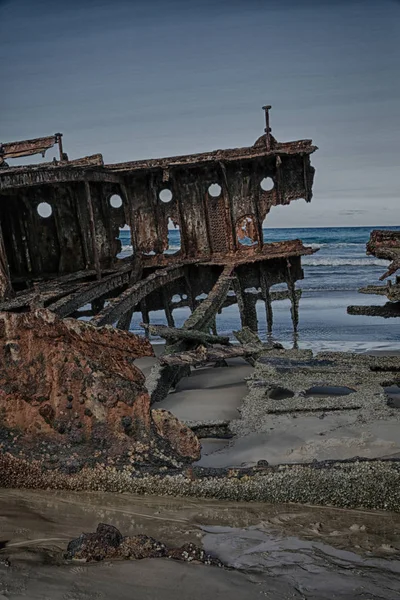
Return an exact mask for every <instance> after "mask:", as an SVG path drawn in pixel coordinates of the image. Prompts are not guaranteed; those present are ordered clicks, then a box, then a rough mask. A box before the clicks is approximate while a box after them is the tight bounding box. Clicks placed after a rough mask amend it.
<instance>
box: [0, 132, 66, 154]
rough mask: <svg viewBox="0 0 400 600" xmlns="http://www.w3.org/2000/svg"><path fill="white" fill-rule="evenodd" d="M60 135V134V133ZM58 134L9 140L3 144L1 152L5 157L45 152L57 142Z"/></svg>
mask: <svg viewBox="0 0 400 600" xmlns="http://www.w3.org/2000/svg"><path fill="white" fill-rule="evenodd" d="M58 135H59V134H58ZM57 142H58V139H57V134H56V135H50V136H47V137H42V138H35V139H33V140H22V141H20V142H7V143H5V144H1V151H2V152H1V154H2V156H3V157H4V159H7V158H20V157H22V156H33V155H34V154H43V155H44V153H45V152H46V150H49V148H52V147H53V146H54V145H55V144H57Z"/></svg>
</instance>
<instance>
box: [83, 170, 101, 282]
mask: <svg viewBox="0 0 400 600" xmlns="http://www.w3.org/2000/svg"><path fill="white" fill-rule="evenodd" d="M85 192H86V204H87V209H88V213H89V227H90V235H91V238H92V253H93V266H94V269H95V271H96V277H97V279H101V268H100V259H99V250H98V248H97V235H96V224H95V221H94V213H93V202H92V194H91V191H90V183H89V181H85Z"/></svg>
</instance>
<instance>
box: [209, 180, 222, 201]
mask: <svg viewBox="0 0 400 600" xmlns="http://www.w3.org/2000/svg"><path fill="white" fill-rule="evenodd" d="M221 192H222V188H221V186H220V185H219V183H212V184H211V185H210V187H209V188H208V193H209V194H210V196H211V197H212V198H218V196H220V195H221Z"/></svg>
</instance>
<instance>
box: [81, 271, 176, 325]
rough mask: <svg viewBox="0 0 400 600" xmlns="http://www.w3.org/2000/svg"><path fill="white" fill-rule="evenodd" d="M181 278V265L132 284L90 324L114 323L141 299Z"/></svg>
mask: <svg viewBox="0 0 400 600" xmlns="http://www.w3.org/2000/svg"><path fill="white" fill-rule="evenodd" d="M181 277H184V267H183V265H178V266H177V265H174V266H173V267H166V268H165V269H160V270H158V271H156V272H155V273H152V274H151V275H148V276H147V277H146V279H143V280H142V281H138V282H136V283H134V284H133V285H131V286H129V287H128V289H126V290H125V291H124V292H123V293H122V294H120V295H119V296H118V297H117V298H114V299H113V300H111V301H110V304H109V305H108V306H107V307H106V308H105V309H104V310H102V311H101V312H100V313H99V314H98V315H96V317H95V318H94V319H93V320H92V324H93V325H96V326H97V327H100V326H103V325H107V324H112V323H115V322H116V321H118V319H120V318H121V317H122V315H123V314H124V313H126V312H127V311H128V310H129V309H130V308H132V307H135V306H136V305H137V304H139V302H140V301H141V300H143V298H145V297H146V296H148V295H149V294H151V293H152V292H154V291H155V290H157V289H158V288H160V287H162V286H163V285H165V284H166V283H170V282H171V281H175V280H176V279H180V278H181Z"/></svg>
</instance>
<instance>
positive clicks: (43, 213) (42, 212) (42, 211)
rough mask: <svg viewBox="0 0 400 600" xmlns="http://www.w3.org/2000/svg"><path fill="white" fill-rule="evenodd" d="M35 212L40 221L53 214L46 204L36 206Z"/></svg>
mask: <svg viewBox="0 0 400 600" xmlns="http://www.w3.org/2000/svg"><path fill="white" fill-rule="evenodd" d="M36 210H37V213H38V215H39V217H42V219H48V218H49V217H51V215H52V214H53V209H52V207H51V206H50V204H49V203H48V202H41V203H40V204H38V206H37V208H36Z"/></svg>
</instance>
